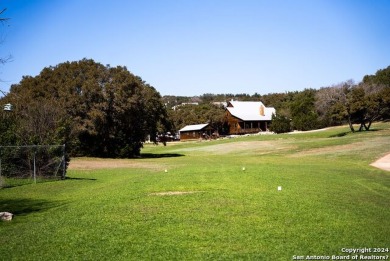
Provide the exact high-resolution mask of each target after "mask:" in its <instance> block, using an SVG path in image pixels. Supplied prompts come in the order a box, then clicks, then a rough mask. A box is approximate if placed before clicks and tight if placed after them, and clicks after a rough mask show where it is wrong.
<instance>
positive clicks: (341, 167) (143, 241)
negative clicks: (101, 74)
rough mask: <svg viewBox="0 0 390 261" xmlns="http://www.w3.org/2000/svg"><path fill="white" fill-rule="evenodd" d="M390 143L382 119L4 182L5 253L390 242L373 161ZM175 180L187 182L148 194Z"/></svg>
mask: <svg viewBox="0 0 390 261" xmlns="http://www.w3.org/2000/svg"><path fill="white" fill-rule="evenodd" d="M388 152H390V124H389V123H377V124H375V125H374V126H373V131H369V132H362V133H354V134H353V133H349V132H348V128H347V127H338V128H332V129H329V130H326V131H321V132H311V133H300V134H283V135H263V136H251V137H240V138H236V139H225V140H220V141H211V142H184V143H174V144H173V143H169V144H168V145H167V146H166V147H164V146H161V145H159V146H154V145H147V146H145V148H144V149H143V153H145V155H146V156H147V157H145V158H142V159H133V160H128V162H129V163H135V164H134V167H132V168H113V169H99V170H78V171H76V170H70V171H69V172H68V177H69V179H67V180H64V181H58V182H47V183H39V184H30V185H24V186H18V187H12V188H5V189H1V190H0V211H10V212H13V213H15V214H16V216H15V218H14V220H13V221H11V222H0V232H1V237H0V259H1V260H292V258H293V256H294V255H297V256H299V255H303V256H306V255H330V256H331V255H346V254H345V253H342V252H341V249H342V248H361V247H371V248H374V247H390V237H389V235H390V172H386V171H382V170H379V169H376V168H374V167H371V166H370V165H369V164H370V163H371V162H372V161H374V160H375V159H377V158H379V157H380V156H383V155H385V154H386V153H388ZM91 160H93V159H91ZM149 166H152V167H149ZM242 167H245V171H243V170H242ZM165 169H167V170H168V172H167V173H165V172H164V170H165ZM278 186H282V188H283V189H282V191H278V190H277V187H278ZM172 191H181V192H194V193H188V194H182V195H158V194H157V195H156V194H153V193H161V192H172ZM385 255H390V254H389V253H386V254H385Z"/></svg>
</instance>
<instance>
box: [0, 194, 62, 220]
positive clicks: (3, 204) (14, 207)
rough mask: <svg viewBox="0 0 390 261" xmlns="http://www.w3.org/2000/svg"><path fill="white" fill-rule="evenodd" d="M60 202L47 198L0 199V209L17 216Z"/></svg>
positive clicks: (51, 206) (54, 205) (50, 206)
mask: <svg viewBox="0 0 390 261" xmlns="http://www.w3.org/2000/svg"><path fill="white" fill-rule="evenodd" d="M59 205H61V204H59V203H58V202H54V201H47V200H33V199H26V198H20V199H0V211H7V212H11V213H12V214H14V215H17V216H24V215H28V214H30V213H34V212H39V211H45V210H48V209H50V208H54V207H57V206H59Z"/></svg>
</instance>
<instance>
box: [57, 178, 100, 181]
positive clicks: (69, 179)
mask: <svg viewBox="0 0 390 261" xmlns="http://www.w3.org/2000/svg"><path fill="white" fill-rule="evenodd" d="M65 179H66V180H68V179H69V180H92V181H95V180H97V179H91V178H72V177H65Z"/></svg>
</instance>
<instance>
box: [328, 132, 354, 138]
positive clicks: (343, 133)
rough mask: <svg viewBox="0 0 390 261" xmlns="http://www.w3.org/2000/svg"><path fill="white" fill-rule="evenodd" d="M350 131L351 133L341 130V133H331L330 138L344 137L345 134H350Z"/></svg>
mask: <svg viewBox="0 0 390 261" xmlns="http://www.w3.org/2000/svg"><path fill="white" fill-rule="evenodd" d="M349 133H350V132H349V131H346V132H340V133H336V134H333V135H330V136H329V138H337V137H344V136H346V135H348V134H349Z"/></svg>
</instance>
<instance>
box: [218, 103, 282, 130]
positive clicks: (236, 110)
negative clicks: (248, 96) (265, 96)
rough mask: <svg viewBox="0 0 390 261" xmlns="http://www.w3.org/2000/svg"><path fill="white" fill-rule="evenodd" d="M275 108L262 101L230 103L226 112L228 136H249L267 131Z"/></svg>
mask: <svg viewBox="0 0 390 261" xmlns="http://www.w3.org/2000/svg"><path fill="white" fill-rule="evenodd" d="M273 114H275V108H272V107H265V106H264V104H263V103H262V102H260V101H233V100H232V101H230V102H228V104H227V107H226V111H225V121H226V124H227V129H228V134H230V135H232V134H248V133H258V132H261V131H267V130H268V126H269V124H270V123H271V121H272V115H273Z"/></svg>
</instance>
